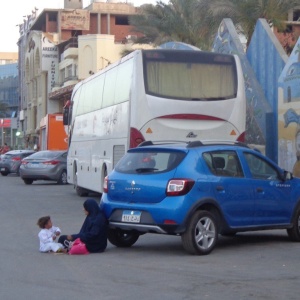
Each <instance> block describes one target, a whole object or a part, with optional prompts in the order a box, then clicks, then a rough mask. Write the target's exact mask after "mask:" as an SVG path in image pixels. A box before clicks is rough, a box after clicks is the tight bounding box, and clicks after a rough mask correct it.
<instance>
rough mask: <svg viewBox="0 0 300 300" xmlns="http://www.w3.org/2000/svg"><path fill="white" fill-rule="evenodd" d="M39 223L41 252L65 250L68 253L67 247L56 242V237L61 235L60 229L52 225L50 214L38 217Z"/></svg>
mask: <svg viewBox="0 0 300 300" xmlns="http://www.w3.org/2000/svg"><path fill="white" fill-rule="evenodd" d="M37 225H38V226H39V227H40V228H41V231H40V232H39V235H38V236H39V240H40V252H50V251H53V252H63V253H66V252H67V250H66V249H65V247H64V246H63V245H62V244H60V243H57V242H55V240H56V237H57V236H59V235H60V232H61V231H60V229H59V228H58V227H55V226H53V225H52V221H51V218H50V216H46V217H41V218H39V219H38V222H37Z"/></svg>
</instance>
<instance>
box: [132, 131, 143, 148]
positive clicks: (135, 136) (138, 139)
mask: <svg viewBox="0 0 300 300" xmlns="http://www.w3.org/2000/svg"><path fill="white" fill-rule="evenodd" d="M144 141H145V138H144V137H143V135H142V134H141V132H140V131H139V130H137V129H136V128H133V127H131V128H130V145H129V147H130V148H135V147H137V146H138V145H139V144H140V143H142V142H144Z"/></svg>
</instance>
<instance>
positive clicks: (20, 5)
mask: <svg viewBox="0 0 300 300" xmlns="http://www.w3.org/2000/svg"><path fill="white" fill-rule="evenodd" d="M2 1H3V0H2ZM120 2H126V0H120ZM127 2H130V3H133V4H134V6H140V5H142V4H145V3H150V4H155V3H156V2H157V1H156V0H128V1H127ZM163 2H165V3H168V0H163ZM90 3H91V0H83V7H86V6H88V5H89V4H90ZM63 6H64V0H8V1H5V4H3V3H2V8H1V10H0V37H1V43H0V52H17V51H18V46H17V42H18V39H19V37H20V34H19V26H18V24H21V23H23V19H24V17H23V16H26V15H31V12H32V10H33V9H34V8H38V11H37V13H40V12H41V11H43V9H45V8H63Z"/></svg>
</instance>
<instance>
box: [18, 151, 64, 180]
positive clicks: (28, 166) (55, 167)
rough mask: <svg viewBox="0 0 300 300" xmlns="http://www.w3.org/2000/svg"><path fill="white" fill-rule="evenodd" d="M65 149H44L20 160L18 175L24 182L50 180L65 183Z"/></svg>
mask: <svg viewBox="0 0 300 300" xmlns="http://www.w3.org/2000/svg"><path fill="white" fill-rule="evenodd" d="M67 154H68V152H67V151H51V150H44V151H39V152H36V153H34V154H32V155H30V156H28V157H27V158H25V159H23V160H22V164H21V167H20V176H21V178H22V179H23V181H24V182H25V184H32V183H33V181H35V180H51V181H56V182H57V183H58V184H67V183H68V182H67Z"/></svg>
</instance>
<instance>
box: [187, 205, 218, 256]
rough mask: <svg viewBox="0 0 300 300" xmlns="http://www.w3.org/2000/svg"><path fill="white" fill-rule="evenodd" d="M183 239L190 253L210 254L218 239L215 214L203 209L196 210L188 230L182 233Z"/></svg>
mask: <svg viewBox="0 0 300 300" xmlns="http://www.w3.org/2000/svg"><path fill="white" fill-rule="evenodd" d="M181 240H182V245H183V247H184V249H185V250H186V251H187V252H188V253H190V254H198V255H206V254H209V253H210V252H211V251H212V250H213V249H214V247H215V245H216V243H217V240H218V229H217V223H216V220H215V217H214V215H213V214H212V213H210V212H208V211H203V210H199V211H197V212H195V214H194V215H193V216H192V218H191V220H190V222H189V224H188V226H187V229H186V231H185V232H184V233H183V234H182V236H181Z"/></svg>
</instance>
